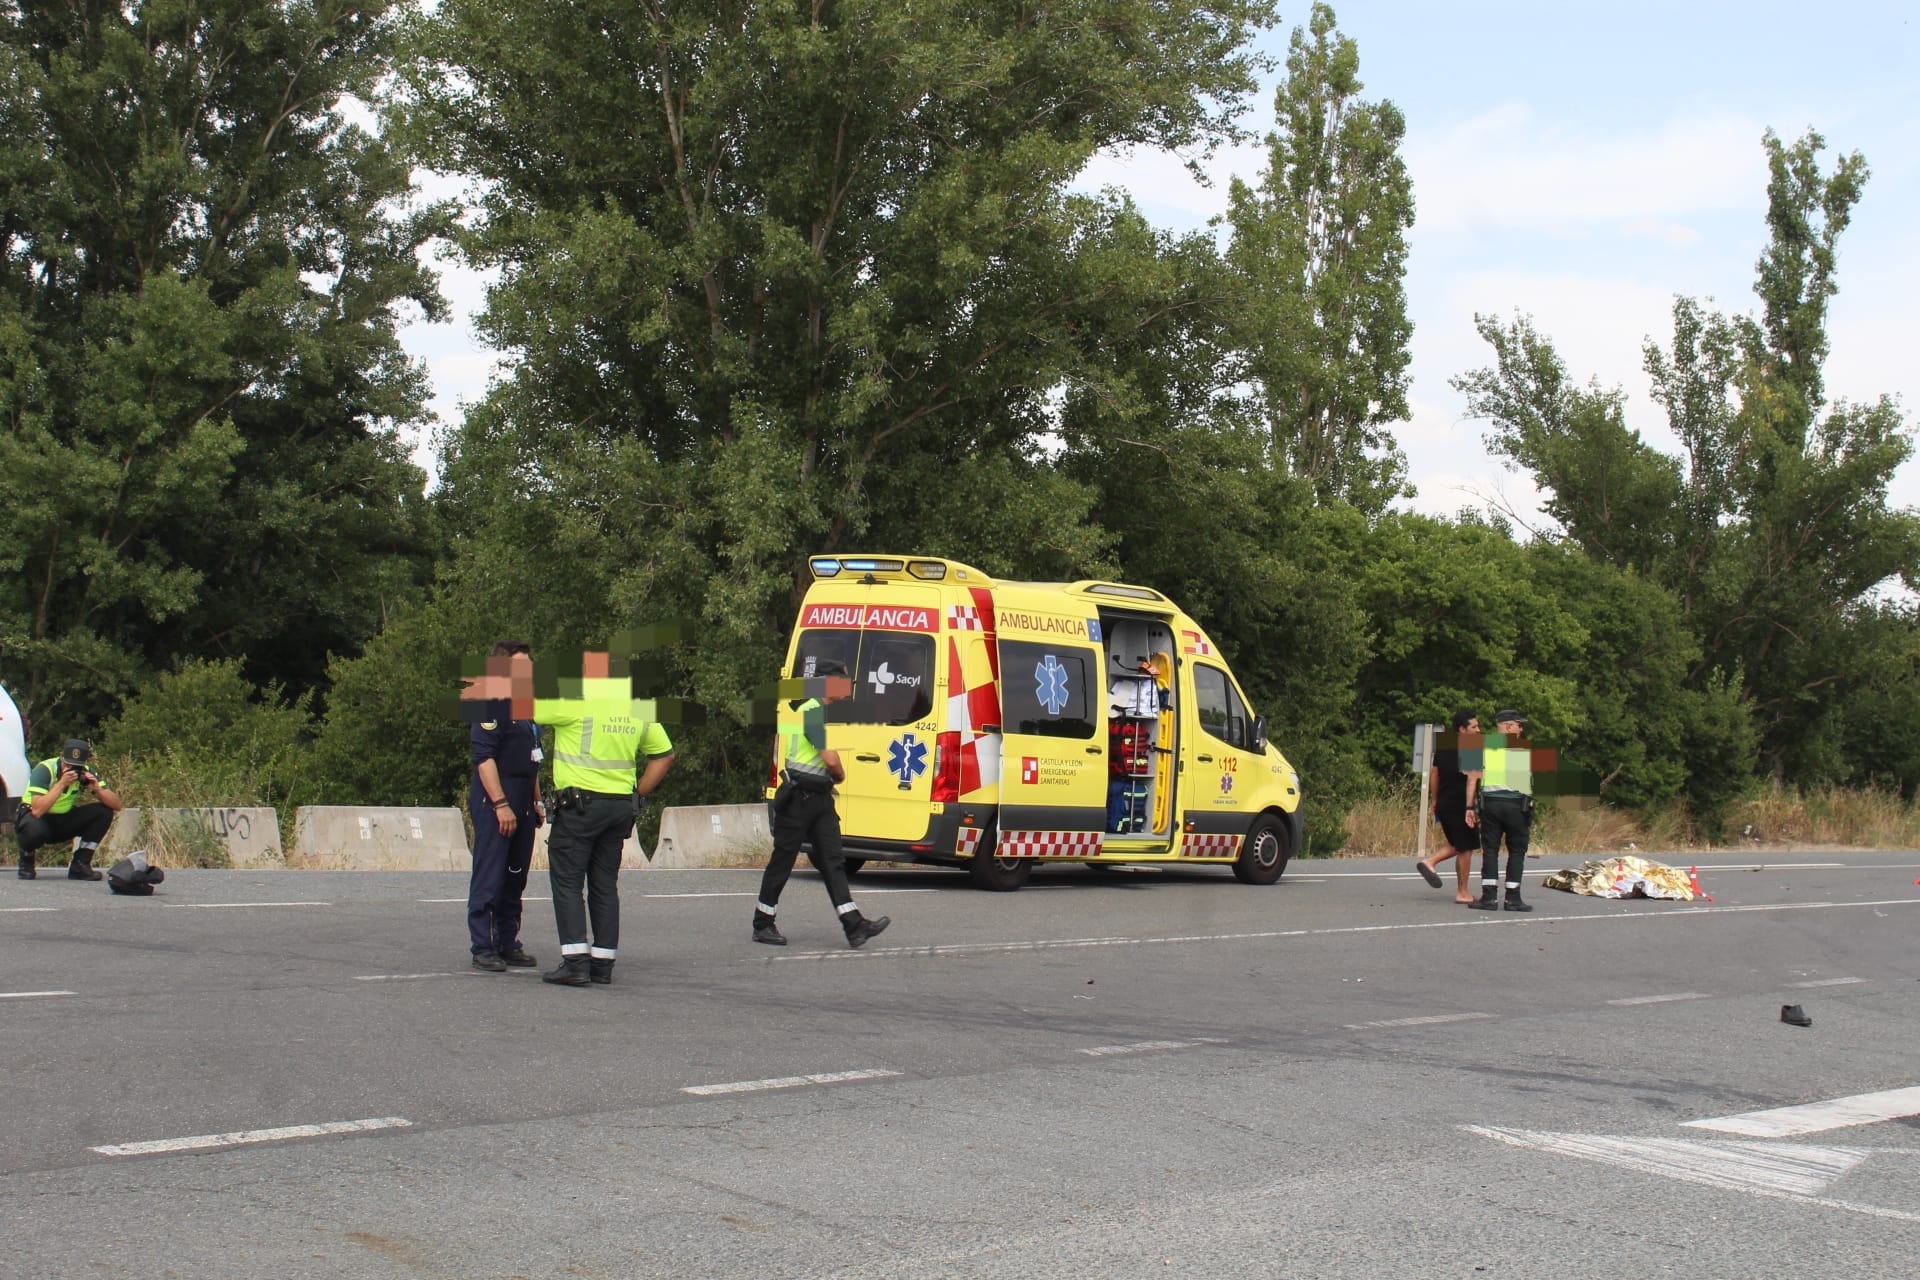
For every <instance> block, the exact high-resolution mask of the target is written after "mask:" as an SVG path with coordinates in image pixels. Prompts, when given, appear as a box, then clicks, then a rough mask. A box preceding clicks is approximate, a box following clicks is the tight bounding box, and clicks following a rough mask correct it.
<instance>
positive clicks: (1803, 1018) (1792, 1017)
mask: <svg viewBox="0 0 1920 1280" xmlns="http://www.w3.org/2000/svg"><path fill="white" fill-rule="evenodd" d="M1780 1021H1782V1022H1784V1023H1786V1024H1787V1025H1788V1026H1792V1027H1810V1026H1812V1025H1813V1019H1812V1018H1809V1017H1808V1016H1807V1011H1806V1010H1805V1009H1802V1008H1801V1007H1800V1006H1799V1005H1797V1004H1783V1005H1781V1006H1780Z"/></svg>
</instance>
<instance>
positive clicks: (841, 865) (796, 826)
mask: <svg viewBox="0 0 1920 1280" xmlns="http://www.w3.org/2000/svg"><path fill="white" fill-rule="evenodd" d="M781 789H782V790H783V791H786V792H788V793H789V794H788V797H787V798H786V799H784V800H782V799H779V798H777V797H776V799H775V802H774V806H773V856H772V857H771V858H769V859H768V860H767V870H766V874H764V875H762V876H761V877H760V901H761V903H762V904H764V905H766V906H769V907H777V906H779V905H780V892H781V890H783V889H785V888H786V887H787V878H788V877H789V876H791V875H792V874H793V863H794V859H796V858H798V857H799V856H800V846H801V844H802V843H803V842H804V843H806V844H809V845H811V846H812V852H810V853H809V854H808V855H807V858H808V861H810V862H812V863H813V865H814V866H815V867H816V868H817V869H818V870H819V872H820V875H821V877H822V878H824V879H825V880H826V882H827V896H828V897H829V898H832V899H833V905H834V907H835V908H836V909H838V908H841V907H845V906H846V905H847V904H848V903H850V902H852V901H853V894H852V893H851V892H849V891H848V889H847V867H846V863H845V862H844V861H843V860H842V858H841V853H840V814H839V812H838V811H837V810H835V809H834V807H833V793H832V792H831V791H809V790H807V789H806V788H804V787H796V786H794V785H793V784H792V783H790V782H789V783H784V784H782V788H781ZM842 914H844V913H842Z"/></svg>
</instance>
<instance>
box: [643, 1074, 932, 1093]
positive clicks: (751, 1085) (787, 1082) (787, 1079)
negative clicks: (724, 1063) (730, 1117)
mask: <svg viewBox="0 0 1920 1280" xmlns="http://www.w3.org/2000/svg"><path fill="white" fill-rule="evenodd" d="M905 1074H906V1073H905V1072H902V1071H889V1070H888V1069H886V1068H885V1067H864V1068H861V1069H860V1070H857V1071H823V1072H819V1073H817V1074H814V1075H806V1076H775V1077H774V1078H773V1079H771V1080H735V1081H732V1082H731V1083H728V1084H690V1085H686V1086H684V1087H683V1088H682V1089H681V1090H680V1092H682V1093H691V1094H693V1095H695V1096H696V1097H702V1098H706V1097H712V1096H714V1095H716V1094H723V1093H759V1092H761V1091H763V1090H768V1089H799V1088H803V1087H805V1086H807V1085H810V1084H844V1083H846V1082H847V1081H849V1080H884V1079H887V1078H888V1077H890V1076H900V1075H905Z"/></svg>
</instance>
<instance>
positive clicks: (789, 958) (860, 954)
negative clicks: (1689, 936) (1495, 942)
mask: <svg viewBox="0 0 1920 1280" xmlns="http://www.w3.org/2000/svg"><path fill="white" fill-rule="evenodd" d="M1914 906H1920V898H1881V899H1877V900H1875V901H1871V902H1781V903H1772V904H1762V905H1759V906H1751V907H1717V906H1701V907H1689V906H1674V907H1673V908H1672V909H1671V910H1668V911H1662V912H1659V913H1658V914H1655V913H1652V912H1634V913H1632V914H1623V915H1592V916H1589V915H1579V916H1548V915H1540V914H1539V913H1537V912H1536V913H1534V914H1533V915H1530V916H1528V917H1527V918H1525V919H1524V920H1514V921H1501V922H1499V923H1500V924H1502V925H1507V924H1510V925H1513V926H1515V927H1525V926H1529V925H1542V924H1644V923H1648V922H1652V921H1665V920H1688V919H1692V918H1694V917H1696V916H1712V915H1727V914H1730V913H1738V912H1747V911H1827V910H1845V909H1848V908H1859V907H1914ZM1494 924H1495V922H1493V921H1490V920H1428V921H1422V922H1420V923H1418V924H1363V925H1347V926H1343V927H1340V928H1333V929H1268V930H1262V931H1260V932H1258V933H1197V934H1187V935H1183V936H1179V937H1165V938H1042V939H1036V940H1033V941H1028V942H951V943H945V944H938V945H934V946H926V947H866V948H863V949H861V950H858V951H850V950H849V951H801V952H796V953H794V954H791V955H780V956H769V957H766V959H767V960H768V961H769V962H771V963H774V964H791V963H793V962H795V961H809V960H838V961H843V962H844V961H849V960H875V959H887V960H898V959H901V958H903V957H924V958H931V957H940V956H969V955H992V954H997V953H1000V952H1007V951H1056V950H1061V949H1071V948H1078V947H1150V946H1163V945H1166V944H1169V943H1188V942H1264V941H1268V940H1271V939H1277V938H1320V937H1333V936H1336V935H1341V934H1355V933H1410V932H1413V931H1415V930H1420V929H1478V928H1483V927H1493V926H1494Z"/></svg>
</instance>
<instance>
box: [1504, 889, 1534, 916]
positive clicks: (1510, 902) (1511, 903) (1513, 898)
mask: <svg viewBox="0 0 1920 1280" xmlns="http://www.w3.org/2000/svg"><path fill="white" fill-rule="evenodd" d="M1500 905H1501V906H1503V907H1505V908H1506V909H1507V910H1508V911H1531V910H1533V908H1532V907H1530V906H1528V905H1527V904H1526V903H1524V902H1522V901H1520V891H1519V890H1518V889H1509V890H1507V900H1506V901H1505V902H1503V903H1501V904H1500Z"/></svg>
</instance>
